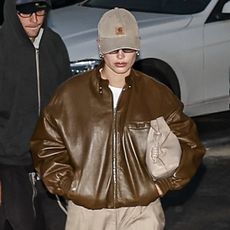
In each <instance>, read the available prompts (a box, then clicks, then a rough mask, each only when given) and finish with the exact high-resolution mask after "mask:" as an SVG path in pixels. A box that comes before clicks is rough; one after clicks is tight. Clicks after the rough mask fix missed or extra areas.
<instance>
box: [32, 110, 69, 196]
mask: <svg viewBox="0 0 230 230" xmlns="http://www.w3.org/2000/svg"><path fill="white" fill-rule="evenodd" d="M31 151H32V156H33V160H34V165H35V169H36V170H37V172H38V174H39V175H40V177H41V178H42V180H43V182H44V183H45V185H46V187H47V189H48V190H49V191H50V192H51V193H53V194H57V195H61V196H64V197H66V194H67V192H68V190H69V189H70V186H71V183H72V179H73V168H72V166H71V164H70V159H69V155H68V153H67V149H66V147H65V145H64V144H63V141H62V138H61V136H60V134H59V129H58V126H57V124H56V121H55V119H54V118H53V117H52V115H50V114H48V113H47V111H46V110H44V112H43V114H42V115H41V117H40V119H39V121H38V124H37V127H36V130H35V132H34V134H33V136H32V139H31Z"/></svg>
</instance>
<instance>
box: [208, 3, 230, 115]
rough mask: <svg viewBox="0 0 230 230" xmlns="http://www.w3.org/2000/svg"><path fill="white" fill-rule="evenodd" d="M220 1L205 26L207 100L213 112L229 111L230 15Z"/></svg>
mask: <svg viewBox="0 0 230 230" xmlns="http://www.w3.org/2000/svg"><path fill="white" fill-rule="evenodd" d="M226 2H228V0H220V1H219V2H218V3H217V5H216V6H215V7H214V9H213V11H212V13H211V15H210V16H209V18H208V19H207V21H206V23H205V26H204V76H205V86H206V87H205V99H206V101H207V102H208V103H207V106H209V110H210V109H211V110H212V111H213V112H215V111H218V110H227V109H229V80H230V14H223V13H222V8H223V5H224V4H225V3H226Z"/></svg>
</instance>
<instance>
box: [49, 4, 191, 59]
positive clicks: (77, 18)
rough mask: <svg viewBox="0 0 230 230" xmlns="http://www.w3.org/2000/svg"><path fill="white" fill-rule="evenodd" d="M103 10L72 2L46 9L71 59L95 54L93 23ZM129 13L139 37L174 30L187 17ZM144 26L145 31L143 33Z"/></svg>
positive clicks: (51, 24) (94, 28)
mask: <svg viewBox="0 0 230 230" xmlns="http://www.w3.org/2000/svg"><path fill="white" fill-rule="evenodd" d="M105 11H107V10H106V9H99V8H91V7H84V6H79V5H74V6H69V7H64V8H60V9H56V10H52V11H51V12H50V17H49V26H50V27H51V28H52V29H53V30H55V31H56V32H58V33H59V34H60V35H61V37H62V39H63V40H64V42H65V44H66V46H67V49H68V52H69V55H70V59H71V61H77V60H81V59H85V58H98V50H97V42H96V40H97V24H98V22H99V20H100V18H101V16H102V15H103V14H104V12H105ZM132 13H133V14H134V15H135V17H136V19H137V21H138V24H139V28H140V34H141V38H142V39H144V37H143V36H142V34H144V36H147V35H148V33H151V35H152V34H153V33H156V34H158V35H159V33H168V32H170V31H171V28H173V30H174V31H175V28H176V29H178V30H179V29H182V28H184V27H186V26H187V25H188V24H189V22H190V21H191V16H188V15H169V14H154V13H144V12H132ZM172 24H174V25H172ZM146 30H148V31H149V32H148V31H147V33H146ZM143 32H145V33H143Z"/></svg>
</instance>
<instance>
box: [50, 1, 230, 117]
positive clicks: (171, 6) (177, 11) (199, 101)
mask: <svg viewBox="0 0 230 230" xmlns="http://www.w3.org/2000/svg"><path fill="white" fill-rule="evenodd" d="M114 7H123V8H126V9H129V10H130V11H132V12H133V14H134V15H135V17H136V19H137V21H138V24H139V27H140V34H141V54H140V56H139V58H138V60H137V62H136V64H135V68H137V69H139V70H142V71H143V72H145V73H147V74H149V75H150V76H153V77H155V78H157V79H159V80H160V81H162V82H163V83H165V84H166V85H168V87H170V88H171V89H172V90H173V91H174V93H175V94H176V95H177V96H178V97H179V98H181V100H182V101H183V103H184V105H185V112H186V113H187V114H188V115H189V116H197V115H202V114H208V113H213V112H219V111H226V110H229V103H230V96H229V84H230V83H229V82H230V1H229V0H144V1H140V0H126V1H122V0H88V1H85V2H84V3H82V4H75V5H72V6H69V7H64V8H60V9H56V10H52V11H51V14H50V19H49V24H50V26H51V27H52V28H53V29H54V30H56V31H57V32H58V33H59V34H60V35H61V36H62V38H63V40H64V42H65V44H66V46H67V49H68V51H69V55H70V59H71V61H72V64H71V66H72V70H73V72H74V73H80V72H83V71H86V70H89V69H91V68H94V67H95V65H97V64H98V63H99V62H100V58H99V56H98V49H97V42H96V39H97V24H98V21H99V19H100V17H101V16H102V14H103V13H104V12H105V11H106V10H108V9H111V8H114Z"/></svg>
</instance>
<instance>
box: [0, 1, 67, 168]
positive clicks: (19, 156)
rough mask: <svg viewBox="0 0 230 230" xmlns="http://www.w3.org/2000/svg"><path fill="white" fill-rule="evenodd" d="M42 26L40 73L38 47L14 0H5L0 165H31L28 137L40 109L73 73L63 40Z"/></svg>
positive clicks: (0, 74) (0, 35) (1, 43)
mask: <svg viewBox="0 0 230 230" xmlns="http://www.w3.org/2000/svg"><path fill="white" fill-rule="evenodd" d="M43 28H44V31H43V34H42V37H41V40H40V45H39V51H38V50H37V52H39V74H37V69H36V49H35V48H34V45H33V43H32V42H31V41H30V39H29V38H28V36H27V34H26V33H25V31H24V29H23V27H22V25H21V23H20V21H19V19H18V16H17V14H16V5H15V0H7V1H5V6H4V23H3V25H2V28H1V29H0V165H32V158H31V154H30V150H29V140H30V138H31V135H32V132H33V130H34V127H35V124H36V121H37V119H38V116H39V112H40V110H41V109H42V108H43V107H44V106H45V105H46V104H47V103H48V101H49V99H50V97H51V95H52V93H53V92H54V90H55V89H56V87H57V86H58V85H59V84H60V83H61V82H63V81H64V80H65V79H67V78H68V77H70V75H71V71H70V67H69V57H68V53H67V50H66V47H65V45H64V43H63V41H62V39H61V38H60V36H59V35H58V34H56V33H55V32H54V31H52V30H51V29H50V28H48V27H47V26H46V23H44V27H43Z"/></svg>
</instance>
